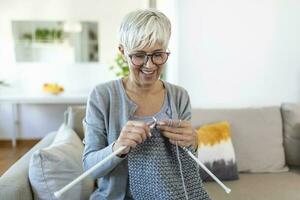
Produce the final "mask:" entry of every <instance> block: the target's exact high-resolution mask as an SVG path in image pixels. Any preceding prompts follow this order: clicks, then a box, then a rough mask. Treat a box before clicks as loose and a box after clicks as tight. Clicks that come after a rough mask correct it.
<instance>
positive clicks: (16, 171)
mask: <svg viewBox="0 0 300 200" xmlns="http://www.w3.org/2000/svg"><path fill="white" fill-rule="evenodd" d="M55 135H56V132H51V133H49V134H48V135H47V136H46V137H44V138H43V139H42V140H41V141H40V142H39V143H37V144H36V145H35V146H34V147H33V148H32V149H31V150H30V151H29V152H27V153H26V154H25V155H24V156H22V157H21V158H20V159H19V160H18V161H17V162H16V163H15V164H14V165H13V166H11V167H10V168H9V169H8V170H7V171H6V172H5V173H4V174H3V175H2V176H1V177H0V199H5V200H31V199H33V195H32V190H31V186H30V182H29V179H28V171H29V161H30V158H31V155H32V154H33V153H34V152H35V151H36V150H38V149H41V148H44V147H47V146H49V145H50V144H51V143H52V141H53V139H54V137H55Z"/></svg>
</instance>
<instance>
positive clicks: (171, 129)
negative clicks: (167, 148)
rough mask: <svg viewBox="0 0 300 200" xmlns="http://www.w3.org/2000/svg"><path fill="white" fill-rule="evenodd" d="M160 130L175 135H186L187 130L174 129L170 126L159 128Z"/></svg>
mask: <svg viewBox="0 0 300 200" xmlns="http://www.w3.org/2000/svg"><path fill="white" fill-rule="evenodd" d="M158 128H159V129H160V130H162V131H168V132H172V133H175V134H185V132H186V131H185V129H183V128H174V127H170V126H158Z"/></svg>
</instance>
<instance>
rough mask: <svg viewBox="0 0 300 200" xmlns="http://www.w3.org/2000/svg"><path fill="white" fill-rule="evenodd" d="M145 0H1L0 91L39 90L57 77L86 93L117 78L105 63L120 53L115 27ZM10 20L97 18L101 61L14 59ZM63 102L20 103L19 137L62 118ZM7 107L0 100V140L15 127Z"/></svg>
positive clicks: (29, 135) (35, 134)
mask: <svg viewBox="0 0 300 200" xmlns="http://www.w3.org/2000/svg"><path fill="white" fill-rule="evenodd" d="M147 6H148V0H110V1H106V0H86V1H82V0H51V1H47V2H45V1H39V0H28V1H19V0H11V1H0V44H1V45H0V80H6V81H7V82H8V83H9V84H10V87H8V88H2V87H0V93H2V94H5V93H6V92H11V91H13V92H14V91H16V92H17V93H18V92H22V93H26V94H27V95H28V96H30V95H37V94H38V93H40V92H42V85H43V83H45V82H57V83H59V84H61V85H63V86H64V88H65V91H66V92H71V93H84V94H88V92H89V91H90V90H91V89H92V87H93V86H94V85H95V84H97V83H100V82H105V81H108V80H111V79H114V78H115V75H114V73H113V72H112V71H110V70H109V66H110V65H111V64H112V63H113V62H114V58H115V56H116V53H117V52H118V49H117V45H118V40H117V31H118V28H119V24H120V22H121V19H122V17H123V16H124V15H125V14H126V13H128V12H129V11H131V10H135V9H138V8H146V7H147ZM12 20H35V21H36V20H41V21H42V20H54V21H56V20H59V21H61V20H80V21H97V22H98V27H99V30H98V33H99V44H100V50H99V52H100V62H99V63H94V64H62V63H59V62H57V63H55V64H49V63H48V64H47V63H16V62H15V55H14V43H13V35H12V27H11V21H12ZM66 107H67V105H64V104H61V105H22V106H21V107H20V116H21V132H22V134H21V135H18V137H20V138H40V137H43V136H44V135H46V134H47V133H48V132H49V131H53V130H56V129H57V128H58V126H59V125H60V124H61V123H62V120H63V112H64V110H65V109H66ZM13 131H14V130H13V120H12V110H11V106H10V105H7V104H2V105H0V139H1V138H2V139H3V138H7V139H9V138H10V135H11V134H12V132H13Z"/></svg>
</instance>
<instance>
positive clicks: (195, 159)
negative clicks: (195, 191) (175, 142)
mask: <svg viewBox="0 0 300 200" xmlns="http://www.w3.org/2000/svg"><path fill="white" fill-rule="evenodd" d="M182 149H183V150H184V151H185V152H187V153H188V154H189V156H190V157H191V158H192V159H193V160H194V161H196V163H197V164H198V165H200V167H201V168H202V169H204V170H205V171H206V173H208V174H209V175H210V176H211V177H212V178H213V179H214V180H215V181H216V182H217V183H218V184H219V185H220V186H221V187H222V188H223V189H224V190H225V192H226V193H227V194H229V193H230V192H231V189H230V188H228V187H226V185H224V184H223V183H222V182H221V181H220V180H219V179H218V178H217V177H216V176H215V175H214V174H213V173H212V172H211V171H209V169H208V168H207V167H206V166H205V165H204V164H203V163H201V162H200V161H199V159H198V158H197V157H196V156H194V154H193V153H192V152H190V151H189V150H188V149H187V148H185V147H183V148H182Z"/></svg>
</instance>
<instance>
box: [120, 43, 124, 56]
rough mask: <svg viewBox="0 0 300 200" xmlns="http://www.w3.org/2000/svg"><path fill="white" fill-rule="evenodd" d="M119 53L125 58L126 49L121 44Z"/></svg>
mask: <svg viewBox="0 0 300 200" xmlns="http://www.w3.org/2000/svg"><path fill="white" fill-rule="evenodd" d="M119 51H120V53H121V54H122V55H123V56H124V47H123V46H122V45H121V44H120V45H119Z"/></svg>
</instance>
